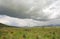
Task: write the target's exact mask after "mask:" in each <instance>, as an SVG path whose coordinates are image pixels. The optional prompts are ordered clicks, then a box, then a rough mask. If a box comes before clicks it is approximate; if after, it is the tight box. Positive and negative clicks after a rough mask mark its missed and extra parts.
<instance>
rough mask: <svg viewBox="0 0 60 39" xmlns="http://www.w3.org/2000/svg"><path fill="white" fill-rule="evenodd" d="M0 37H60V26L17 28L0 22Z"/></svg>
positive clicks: (7, 38) (5, 38)
mask: <svg viewBox="0 0 60 39" xmlns="http://www.w3.org/2000/svg"><path fill="white" fill-rule="evenodd" d="M0 39H60V27H44V28H43V27H31V28H17V27H8V26H7V25H3V24H0Z"/></svg>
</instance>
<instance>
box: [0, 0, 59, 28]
mask: <svg viewBox="0 0 60 39" xmlns="http://www.w3.org/2000/svg"><path fill="white" fill-rule="evenodd" d="M0 23H3V24H7V25H12V26H18V27H19V26H20V27H24V26H30V27H32V26H43V25H51V24H53V25H57V24H58V25H59V24H60V0H0Z"/></svg>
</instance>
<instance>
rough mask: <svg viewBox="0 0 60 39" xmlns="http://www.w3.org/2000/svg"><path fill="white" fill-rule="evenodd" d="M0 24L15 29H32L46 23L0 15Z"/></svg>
mask: <svg viewBox="0 0 60 39" xmlns="http://www.w3.org/2000/svg"><path fill="white" fill-rule="evenodd" d="M0 23H3V24H7V25H12V26H17V27H25V26H27V27H33V26H43V25H47V22H43V21H36V20H33V19H20V18H13V17H9V16H6V15H0Z"/></svg>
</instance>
